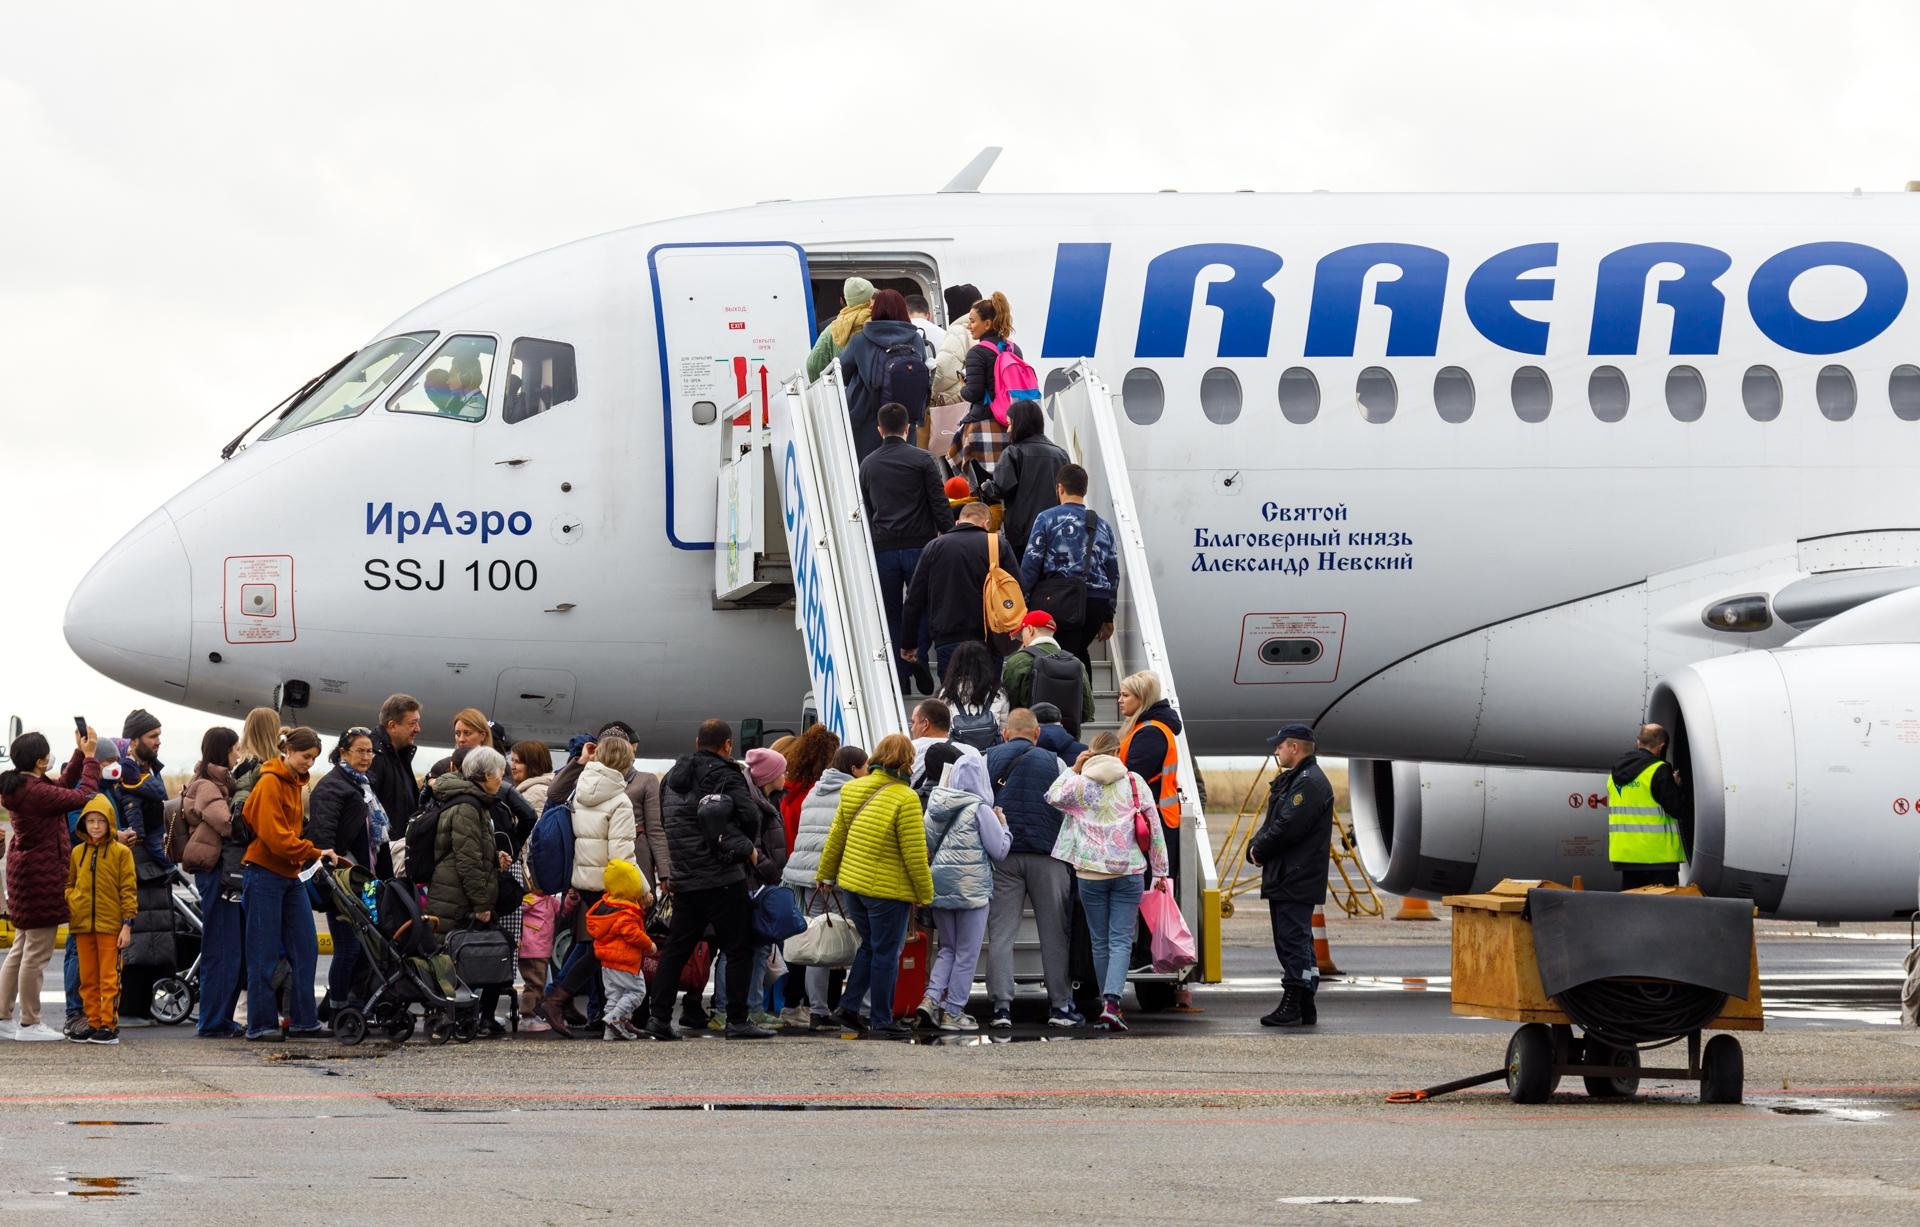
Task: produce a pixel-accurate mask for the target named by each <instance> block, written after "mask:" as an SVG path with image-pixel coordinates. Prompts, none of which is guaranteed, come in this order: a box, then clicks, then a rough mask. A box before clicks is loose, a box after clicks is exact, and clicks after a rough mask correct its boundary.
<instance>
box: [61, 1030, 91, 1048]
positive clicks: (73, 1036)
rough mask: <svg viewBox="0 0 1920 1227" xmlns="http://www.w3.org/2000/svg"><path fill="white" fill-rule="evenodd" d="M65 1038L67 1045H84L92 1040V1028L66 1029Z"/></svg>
mask: <svg viewBox="0 0 1920 1227" xmlns="http://www.w3.org/2000/svg"><path fill="white" fill-rule="evenodd" d="M66 1036H67V1043H69V1044H84V1043H86V1042H87V1041H88V1040H89V1039H91V1038H93V1028H92V1027H68V1028H67V1031H66Z"/></svg>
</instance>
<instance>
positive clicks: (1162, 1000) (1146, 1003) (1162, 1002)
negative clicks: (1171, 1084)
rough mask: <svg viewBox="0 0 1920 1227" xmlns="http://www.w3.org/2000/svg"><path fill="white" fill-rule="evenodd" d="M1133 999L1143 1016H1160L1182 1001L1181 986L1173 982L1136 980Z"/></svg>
mask: <svg viewBox="0 0 1920 1227" xmlns="http://www.w3.org/2000/svg"><path fill="white" fill-rule="evenodd" d="M1133 999H1134V1001H1135V1002H1136V1003H1138V1004H1139V1006H1140V1012H1141V1013H1142V1014H1158V1013H1160V1012H1161V1011H1163V1010H1171V1009H1172V1008H1173V1003H1174V1002H1176V1001H1178V1000H1179V999H1180V985H1179V984H1178V983H1177V982H1175V981H1173V980H1135V981H1134V982H1133Z"/></svg>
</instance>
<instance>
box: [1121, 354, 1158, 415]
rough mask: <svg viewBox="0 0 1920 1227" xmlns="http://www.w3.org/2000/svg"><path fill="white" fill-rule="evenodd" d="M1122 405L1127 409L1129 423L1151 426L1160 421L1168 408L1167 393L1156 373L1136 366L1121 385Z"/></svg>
mask: <svg viewBox="0 0 1920 1227" xmlns="http://www.w3.org/2000/svg"><path fill="white" fill-rule="evenodd" d="M1120 403H1121V405H1122V406H1124V407H1125V408H1126V411H1127V420H1128V421H1130V422H1133V423H1134V424H1135V425H1139V426H1151V425H1153V424H1154V423H1155V422H1157V421H1159V420H1160V414H1161V412H1162V411H1163V410H1164V409H1166V407H1167V391H1166V389H1165V388H1163V387H1161V386H1160V376H1159V375H1158V374H1157V373H1156V372H1154V371H1153V370H1151V369H1149V368H1147V367H1144V366H1136V367H1134V368H1133V369H1132V370H1130V371H1128V372H1127V377H1126V378H1125V379H1124V380H1122V381H1121V383H1120Z"/></svg>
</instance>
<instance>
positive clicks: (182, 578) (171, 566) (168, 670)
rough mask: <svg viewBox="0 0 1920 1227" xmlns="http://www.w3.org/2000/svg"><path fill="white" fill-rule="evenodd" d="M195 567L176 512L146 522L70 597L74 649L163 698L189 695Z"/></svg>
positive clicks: (69, 641)
mask: <svg viewBox="0 0 1920 1227" xmlns="http://www.w3.org/2000/svg"><path fill="white" fill-rule="evenodd" d="M192 619H193V572H192V570H191V568H190V567H189V565H188V562H187V551H186V547H185V546H184V545H182V543H181V541H180V533H179V530H178V529H176V528H175V527H174V523H173V517H172V516H170V515H168V514H167V513H166V512H165V511H164V510H162V511H156V512H154V513H153V514H152V515H150V516H148V517H147V518H146V519H144V520H142V521H141V522H140V523H139V524H138V525H137V526H136V527H135V528H134V530H133V531H132V532H130V533H128V534H127V535H126V536H125V537H122V538H121V539H120V543H119V544H118V545H115V546H114V547H113V548H112V549H111V550H108V551H107V553H106V556H105V557H103V558H101V559H100V561H99V562H97V563H95V564H93V570H91V571H89V572H87V576H86V578H85V579H83V580H81V581H80V586H79V587H78V588H76V589H74V592H73V599H71V600H70V601H68V602H67V616H66V624H65V628H64V629H65V631H66V636H67V646H69V647H71V648H72V649H73V651H74V654H75V655H77V656H78V657H79V658H80V659H81V660H84V661H86V662H87V663H88V664H89V665H92V666H93V667H94V668H95V669H98V670H99V671H100V672H101V673H104V674H106V675H107V676H108V677H110V678H112V679H113V680H115V681H117V682H121V683H124V684H125V685H128V686H131V687H133V688H134V689H135V690H140V691H143V692H145V693H147V694H151V695H155V696H158V697H162V698H172V699H182V698H185V697H186V693H187V663H188V662H187V652H188V650H189V648H190V647H191V645H192Z"/></svg>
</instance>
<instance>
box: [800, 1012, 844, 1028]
mask: <svg viewBox="0 0 1920 1227" xmlns="http://www.w3.org/2000/svg"><path fill="white" fill-rule="evenodd" d="M836 1025H837V1024H835V1022H834V1021H833V1015H831V1014H809V1015H807V1029H808V1030H809V1031H831V1030H833V1028H834V1027H835V1026H836Z"/></svg>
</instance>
